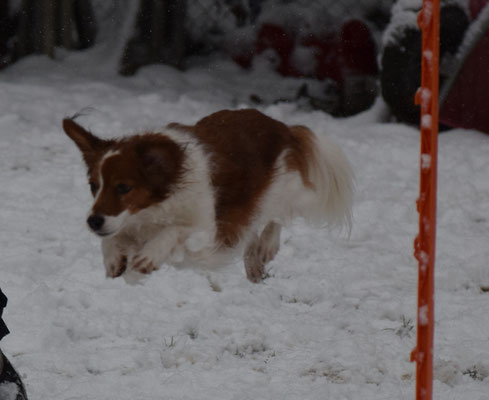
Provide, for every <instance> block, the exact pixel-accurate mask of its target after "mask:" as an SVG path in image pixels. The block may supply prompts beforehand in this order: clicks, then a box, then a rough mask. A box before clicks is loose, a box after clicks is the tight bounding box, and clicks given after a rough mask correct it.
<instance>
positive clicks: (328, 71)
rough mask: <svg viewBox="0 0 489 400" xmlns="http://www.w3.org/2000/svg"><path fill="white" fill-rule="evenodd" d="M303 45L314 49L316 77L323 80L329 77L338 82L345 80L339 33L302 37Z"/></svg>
mask: <svg viewBox="0 0 489 400" xmlns="http://www.w3.org/2000/svg"><path fill="white" fill-rule="evenodd" d="M301 45H302V46H304V47H308V48H311V49H312V50H313V51H314V58H315V59H316V69H315V71H314V77H315V78H317V79H321V80H323V79H327V78H329V79H332V80H334V81H336V82H338V83H341V82H342V81H343V73H342V67H341V60H340V48H341V45H340V41H339V39H338V36H337V35H335V34H329V35H321V36H319V35H309V36H306V37H305V38H303V39H302V41H301Z"/></svg>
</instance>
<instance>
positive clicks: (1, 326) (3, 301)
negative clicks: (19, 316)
mask: <svg viewBox="0 0 489 400" xmlns="http://www.w3.org/2000/svg"><path fill="white" fill-rule="evenodd" d="M6 306H7V296H5V295H4V294H3V293H2V290H0V340H1V339H2V338H3V337H4V336H5V335H8V333H9V330H8V328H7V325H5V322H3V319H2V313H3V309H4V308H5V307H6Z"/></svg>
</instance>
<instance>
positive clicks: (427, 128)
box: [411, 0, 440, 400]
mask: <svg viewBox="0 0 489 400" xmlns="http://www.w3.org/2000/svg"><path fill="white" fill-rule="evenodd" d="M418 25H419V27H420V28H421V31H422V50H421V51H422V53H421V88H420V89H419V90H418V92H417V93H416V103H417V104H419V105H420V106H421V127H420V128H421V157H420V164H421V165H420V191H419V192H420V194H419V199H418V202H417V206H418V212H419V234H418V236H417V237H416V240H415V241H414V249H415V252H414V255H415V257H416V259H417V260H418V263H419V267H418V318H417V343H416V348H415V349H414V350H413V352H412V353H411V361H415V362H416V399H417V400H431V398H432V392H433V337H434V268H435V244H436V184H437V158H438V157H437V155H438V76H439V58H440V0H423V8H422V10H421V12H420V13H419V15H418Z"/></svg>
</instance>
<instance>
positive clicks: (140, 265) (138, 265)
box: [130, 254, 160, 274]
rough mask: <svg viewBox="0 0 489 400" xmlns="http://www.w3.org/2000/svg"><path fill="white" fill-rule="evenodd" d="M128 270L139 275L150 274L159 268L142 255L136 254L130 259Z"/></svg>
mask: <svg viewBox="0 0 489 400" xmlns="http://www.w3.org/2000/svg"><path fill="white" fill-rule="evenodd" d="M130 268H131V269H132V270H134V271H137V272H140V273H141V274H150V273H151V272H153V271H156V270H158V269H160V266H159V264H158V263H156V262H155V261H153V260H152V259H151V258H149V257H147V256H145V255H144V254H136V255H134V257H132V260H131V263H130Z"/></svg>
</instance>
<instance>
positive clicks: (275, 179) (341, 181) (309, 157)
mask: <svg viewBox="0 0 489 400" xmlns="http://www.w3.org/2000/svg"><path fill="white" fill-rule="evenodd" d="M170 127H171V128H176V129H184V130H187V131H191V132H192V133H193V134H194V135H195V137H196V138H197V139H198V140H199V141H200V142H201V143H202V144H203V146H204V148H205V149H206V152H207V153H208V154H209V157H210V164H211V182H212V185H213V187H214V190H215V196H216V198H215V202H216V203H215V210H216V222H217V227H218V239H219V240H220V242H221V243H222V244H224V245H226V246H234V245H235V244H236V243H238V242H239V240H240V239H242V238H243V237H244V236H246V232H247V231H249V230H250V229H249V228H250V227H251V226H252V225H259V224H266V223H268V222H269V221H270V220H278V221H281V222H284V220H289V219H291V218H293V217H296V216H300V217H304V218H306V219H308V220H309V221H310V222H313V223H318V224H322V223H325V222H326V223H328V224H330V225H335V226H338V225H347V226H349V225H350V223H351V202H352V200H351V199H352V189H353V183H352V181H353V178H352V172H351V168H350V166H349V163H348V161H347V159H346V157H345V156H344V154H343V152H342V151H341V149H340V148H339V147H338V146H337V145H336V144H335V143H334V142H332V141H331V140H330V139H328V138H326V137H318V136H316V135H315V134H314V133H313V132H312V131H311V130H309V129H308V128H306V127H303V126H290V127H289V126H287V125H285V124H283V123H281V122H279V121H276V120H274V119H272V118H270V117H267V116H266V115H264V114H262V113H260V112H259V111H257V110H251V109H248V110H237V111H229V110H223V111H219V112H217V113H214V114H211V115H210V116H208V117H206V118H204V119H202V120H200V121H199V122H198V123H197V124H196V125H194V126H183V125H178V124H171V125H170Z"/></svg>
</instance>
